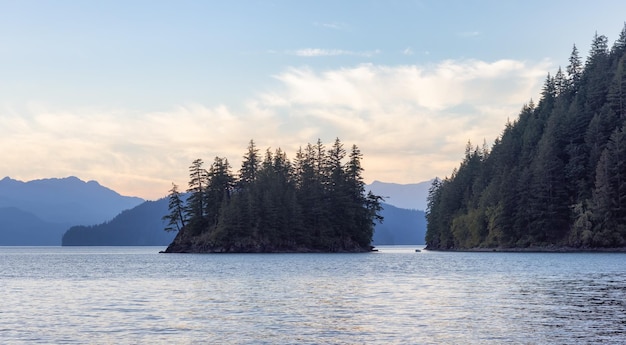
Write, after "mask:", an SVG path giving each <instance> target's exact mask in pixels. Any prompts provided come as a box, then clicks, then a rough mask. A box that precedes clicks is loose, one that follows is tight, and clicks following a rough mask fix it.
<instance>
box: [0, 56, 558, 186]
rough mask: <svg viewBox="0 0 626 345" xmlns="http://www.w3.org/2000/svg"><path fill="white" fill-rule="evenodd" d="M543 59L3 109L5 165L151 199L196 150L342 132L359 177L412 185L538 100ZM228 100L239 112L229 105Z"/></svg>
mask: <svg viewBox="0 0 626 345" xmlns="http://www.w3.org/2000/svg"><path fill="white" fill-rule="evenodd" d="M551 67H552V66H551V65H550V63H548V62H547V61H542V62H539V63H535V64H529V63H525V62H521V61H514V60H499V61H494V62H485V61H479V60H465V61H453V60H448V61H442V62H440V63H438V64H433V65H401V66H386V65H375V64H361V65H356V66H352V67H346V68H339V69H329V70H315V69H312V68H304V67H302V68H295V67H292V68H287V69H285V70H284V71H282V72H281V73H279V74H277V75H275V76H274V78H275V79H276V80H277V81H278V82H279V87H277V88H274V89H273V90H269V91H267V92H263V93H259V94H257V95H256V96H254V97H253V98H251V99H248V100H246V101H244V102H242V104H243V106H240V107H236V108H235V107H231V106H228V105H215V106H207V105H203V104H186V105H181V106H177V107H174V108H172V109H165V110H163V111H159V112H138V111H131V110H126V109H86V108H81V109H63V110H58V109H48V108H46V107H45V106H41V105H28V106H26V107H24V108H22V109H13V108H10V107H8V106H4V107H3V108H1V109H0V146H1V147H3V159H2V171H3V173H5V174H8V175H9V176H12V177H14V178H19V179H24V180H28V179H34V178H42V177H63V176H68V175H76V176H78V177H81V178H83V179H93V180H98V181H99V182H101V183H102V184H104V185H106V186H108V187H110V188H113V189H115V190H118V191H120V192H123V193H125V194H128V195H139V196H143V197H148V198H157V197H160V196H163V195H165V194H166V193H167V190H168V189H169V187H170V183H171V182H176V183H178V184H179V185H181V187H182V188H184V187H185V186H186V181H187V167H188V166H189V164H190V162H191V161H192V160H193V159H195V158H203V159H204V160H205V162H206V164H207V166H208V165H210V163H211V162H212V160H213V158H214V157H215V156H220V157H227V158H228V159H229V160H230V162H231V165H232V166H233V170H234V171H237V170H238V168H239V165H240V162H241V156H242V155H243V153H244V151H245V148H246V146H247V143H248V141H249V140H250V139H254V140H255V141H256V143H257V145H258V146H259V148H260V149H261V150H265V149H266V148H270V147H271V148H277V147H279V146H280V147H281V148H283V149H284V150H285V151H286V152H287V153H288V155H289V157H290V158H293V157H294V156H295V152H296V150H297V149H298V147H299V146H300V145H306V144H307V143H309V142H311V143H313V142H315V141H316V140H317V139H318V138H320V139H322V141H323V142H325V143H327V144H328V145H330V144H331V143H332V141H333V140H334V139H335V138H336V137H339V138H341V139H342V141H343V142H344V143H345V144H346V146H348V145H351V144H357V145H358V146H359V147H360V148H361V150H362V152H363V153H364V155H365V159H364V162H363V165H364V168H365V178H366V180H368V181H371V180H373V179H378V180H382V181H389V182H397V183H410V182H420V181H425V180H428V179H430V178H432V177H434V176H440V177H443V176H446V175H449V174H450V172H451V171H452V169H453V168H454V167H456V166H458V164H459V161H460V159H461V158H462V155H463V151H464V148H465V144H466V142H467V140H471V141H472V142H474V143H475V144H482V141H483V139H486V140H487V141H488V142H491V141H492V140H493V139H495V138H496V137H497V136H498V135H499V134H500V133H501V132H502V129H503V127H504V124H505V123H506V120H507V118H515V117H516V116H517V114H518V113H519V110H520V109H521V107H522V105H523V104H524V103H526V102H527V101H528V100H529V99H530V98H535V99H536V98H537V95H538V94H539V91H540V88H541V84H542V82H543V80H544V78H545V75H546V73H547V71H548V70H549V69H550V68H551ZM235 109H236V110H235Z"/></svg>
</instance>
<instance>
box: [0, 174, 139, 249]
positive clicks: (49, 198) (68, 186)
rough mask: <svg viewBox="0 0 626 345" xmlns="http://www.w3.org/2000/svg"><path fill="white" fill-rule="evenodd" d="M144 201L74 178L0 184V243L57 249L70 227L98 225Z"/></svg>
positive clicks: (3, 180)
mask: <svg viewBox="0 0 626 345" xmlns="http://www.w3.org/2000/svg"><path fill="white" fill-rule="evenodd" d="M143 201H144V200H143V199H141V198H136V197H127V196H122V195H120V194H118V193H117V192H115V191H113V190H111V189H109V188H106V187H103V186H101V185H100V184H99V183H98V182H95V181H89V182H84V181H82V180H80V179H78V178H76V177H73V176H72V177H67V178H60V179H58V178H51V179H41V180H34V181H29V182H22V181H18V180H14V179H11V178H9V177H5V178H3V179H2V180H0V208H1V209H3V212H2V218H0V243H18V242H19V244H20V245H59V244H61V236H62V234H63V231H64V230H67V229H68V228H69V227H70V226H72V225H79V224H84V225H91V224H99V223H102V222H105V221H107V220H110V219H111V218H113V217H114V216H116V215H117V214H119V213H120V212H121V211H122V210H125V209H129V208H132V207H134V206H137V205H138V204H140V203H142V202H143Z"/></svg>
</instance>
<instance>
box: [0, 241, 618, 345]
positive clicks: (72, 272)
mask: <svg viewBox="0 0 626 345" xmlns="http://www.w3.org/2000/svg"><path fill="white" fill-rule="evenodd" d="M161 249H163V248H159V247H142V248H141V247H95V248H94V247H68V248H62V247H28V248H16V247H0V291H1V292H2V299H1V300H0V343H2V344H12V343H16V344H18V343H28V344H32V343H44V344H65V343H70V344H73V343H77V344H85V343H95V344H208V343H211V344H511V343H513V344H585V343H599V342H604V343H607V344H615V343H624V342H626V254H539V253H524V254H521V253H433V252H421V253H416V252H414V247H409V248H399V247H381V251H380V252H378V253H367V254H269V255H268V254H265V255H263V254H245V255H239V254H222V255H189V254H158V253H157V252H158V251H159V250H161Z"/></svg>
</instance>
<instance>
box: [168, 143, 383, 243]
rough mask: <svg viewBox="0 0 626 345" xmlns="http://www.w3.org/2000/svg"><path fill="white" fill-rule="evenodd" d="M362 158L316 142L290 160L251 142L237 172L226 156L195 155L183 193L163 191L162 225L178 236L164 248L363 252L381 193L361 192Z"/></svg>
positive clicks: (339, 146) (354, 152)
mask: <svg viewBox="0 0 626 345" xmlns="http://www.w3.org/2000/svg"><path fill="white" fill-rule="evenodd" d="M362 157H363V155H362V153H361V151H360V150H359V148H358V147H357V146H356V145H353V146H352V148H351V150H350V152H349V153H348V152H347V151H346V150H345V148H344V146H343V143H342V142H341V141H340V140H339V139H336V140H335V142H334V143H333V145H332V146H331V147H330V148H329V149H326V148H325V146H324V144H323V143H322V142H321V141H320V140H318V141H317V143H316V144H315V145H312V144H308V145H307V146H306V147H305V148H304V149H302V148H300V149H299V150H298V152H297V153H296V157H295V160H294V162H293V163H292V162H291V161H290V160H289V159H288V158H287V155H286V153H285V152H284V151H282V150H281V149H280V148H278V149H276V150H275V151H273V152H272V151H271V150H270V149H267V150H266V151H265V154H264V156H263V157H261V156H260V154H259V149H258V148H257V146H256V144H255V142H254V141H253V140H251V141H250V142H249V145H248V148H247V151H246V153H245V154H244V156H243V160H242V164H241V168H240V169H239V172H238V174H237V175H235V174H233V172H232V168H231V166H230V164H229V162H228V159H226V158H223V157H215V159H214V161H213V163H212V164H211V166H210V167H209V168H208V169H205V168H204V162H203V160H202V159H196V160H194V161H193V162H192V164H191V166H190V167H189V183H188V189H187V191H186V193H181V192H180V191H179V187H178V186H177V185H175V184H174V185H173V187H172V189H171V190H170V193H169V213H168V214H167V215H166V216H165V217H164V219H165V220H167V222H168V227H167V228H166V229H165V230H167V231H178V234H177V236H176V238H175V239H174V241H173V242H172V244H170V246H169V247H168V249H167V250H166V252H281V251H289V252H293V251H325V252H341V251H369V250H371V246H370V243H371V241H372V236H373V229H374V224H375V223H374V222H375V221H382V217H381V216H380V211H381V205H380V202H381V200H382V198H381V197H379V196H376V195H374V194H372V193H371V192H369V193H367V194H366V193H365V183H364V182H363V177H362V173H363V167H362V166H361V160H362ZM344 161H345V162H344Z"/></svg>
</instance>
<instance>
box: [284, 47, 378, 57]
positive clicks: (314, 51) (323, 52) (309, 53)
mask: <svg viewBox="0 0 626 345" xmlns="http://www.w3.org/2000/svg"><path fill="white" fill-rule="evenodd" d="M289 54H291V55H296V56H302V57H319V56H340V55H349V56H363V57H371V56H374V55H378V54H380V50H378V49H377V50H371V51H352V50H343V49H320V48H304V49H299V50H296V51H293V52H289Z"/></svg>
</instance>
